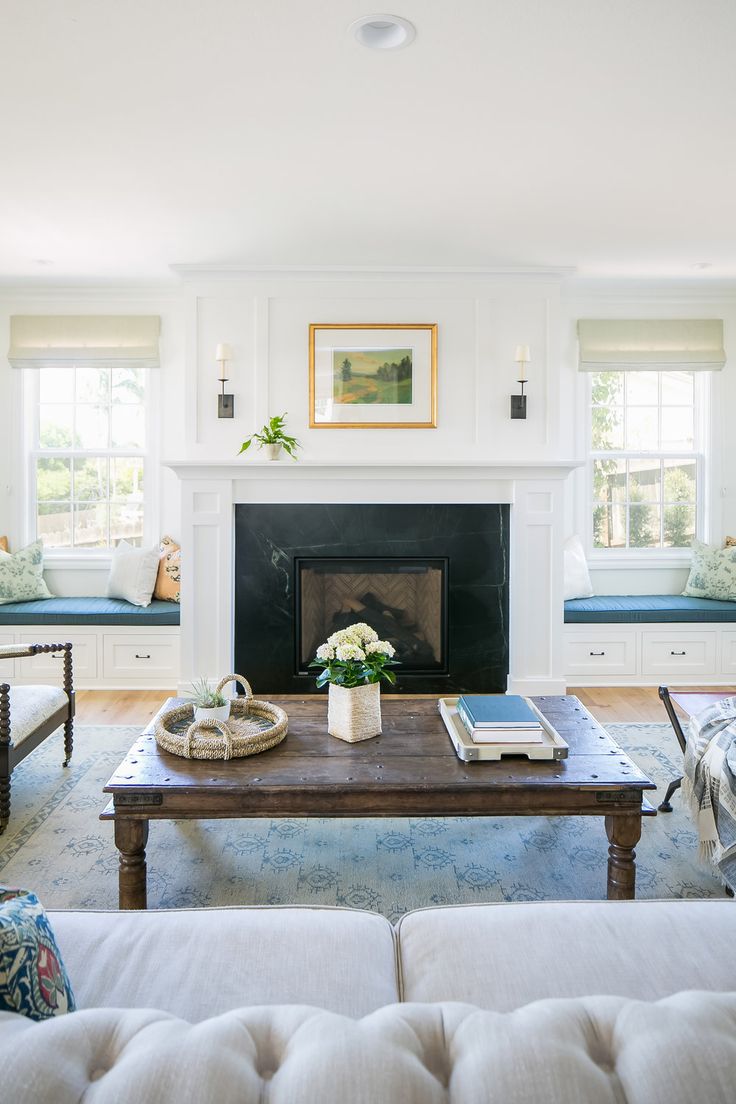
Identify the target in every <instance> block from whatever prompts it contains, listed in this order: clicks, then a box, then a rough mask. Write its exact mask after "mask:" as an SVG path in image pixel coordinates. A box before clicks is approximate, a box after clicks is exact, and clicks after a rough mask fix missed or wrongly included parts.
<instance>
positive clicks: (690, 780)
mask: <svg viewBox="0 0 736 1104" xmlns="http://www.w3.org/2000/svg"><path fill="white" fill-rule="evenodd" d="M682 792H683V796H684V797H685V800H686V801H687V803H688V804H689V806H690V811H691V813H692V815H693V819H694V820H695V823H696V825H697V828H698V834H699V836H700V855H701V858H703V859H705V860H706V861H708V862H711V863H712V864H713V865H714V866H715V867H716V869H717V870H718V872H719V873H720V875H721V877H722V878H723V880H724V881H725V882H726V884H727V885H729V886H730V887H731V889H734V888H736V697H733V698H723V699H722V700H721V701H719V702H716V703H715V705H709V706H708V708H707V709H704V710H703V712H702V713H698V714H697V715H696V716H694V717H692V718H691V720H690V728H689V731H688V734H687V748H686V750H685V772H684V776H683V780H682Z"/></svg>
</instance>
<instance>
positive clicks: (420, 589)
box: [296, 557, 448, 674]
mask: <svg viewBox="0 0 736 1104" xmlns="http://www.w3.org/2000/svg"><path fill="white" fill-rule="evenodd" d="M296 580H297V585H296V630H297V631H296V639H297V671H298V672H306V671H307V667H308V664H309V662H310V660H312V659H313V658H314V654H315V652H316V650H317V648H318V647H319V645H320V644H322V643H324V641H325V640H327V637H328V636H330V635H331V633H333V632H336V631H337V630H338V629H345V628H347V627H348V625H352V624H354V623H355V622H356V621H365V622H366V623H367V624H368V625H370V626H371V628H373V629H375V630H376V632H377V633H378V636H379V639H380V640H390V641H391V643H392V644H393V646H394V647H395V648H396V658H397V659H399V660H401V663H402V666H403V669H404V670H405V671H414V672H421V673H425V672H426V673H430V672H431V673H446V672H447V670H448V657H447V560H446V559H444V558H437V559H405V558H403V557H402V558H399V557H397V558H393V557H386V558H380V559H354V558H348V559H312V558H309V559H297V561H296ZM397 674H400V671H398V670H397Z"/></svg>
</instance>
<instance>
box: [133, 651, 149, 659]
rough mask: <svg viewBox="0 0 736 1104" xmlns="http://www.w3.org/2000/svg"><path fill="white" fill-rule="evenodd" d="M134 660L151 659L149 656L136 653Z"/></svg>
mask: <svg viewBox="0 0 736 1104" xmlns="http://www.w3.org/2000/svg"><path fill="white" fill-rule="evenodd" d="M135 658H136V659H150V658H151V657H150V655H138V653H137V652H136V653H135Z"/></svg>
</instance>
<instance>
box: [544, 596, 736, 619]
mask: <svg viewBox="0 0 736 1104" xmlns="http://www.w3.org/2000/svg"><path fill="white" fill-rule="evenodd" d="M670 621H680V622H691V623H700V622H703V623H706V624H707V623H716V622H722V621H736V602H719V601H716V600H715V599H712V598H687V597H685V596H684V595H682V594H598V595H596V597H594V598H576V599H573V600H570V601H568V602H565V624H567V625H598V624H606V625H616V624H621V625H630V624H633V625H637V624H659V623H663V622H670Z"/></svg>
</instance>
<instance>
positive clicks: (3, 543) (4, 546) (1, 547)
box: [0, 537, 8, 552]
mask: <svg viewBox="0 0 736 1104" xmlns="http://www.w3.org/2000/svg"><path fill="white" fill-rule="evenodd" d="M7 551H8V538H7V537H0V552H7Z"/></svg>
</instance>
